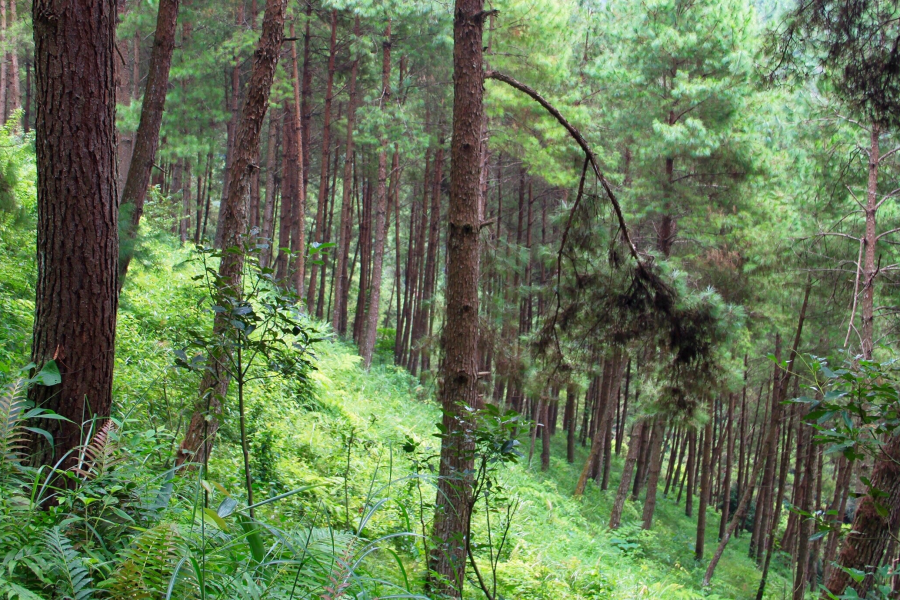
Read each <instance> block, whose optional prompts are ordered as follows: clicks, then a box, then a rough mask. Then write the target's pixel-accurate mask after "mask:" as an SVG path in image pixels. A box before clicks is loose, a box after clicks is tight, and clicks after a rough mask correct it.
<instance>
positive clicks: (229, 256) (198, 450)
mask: <svg viewBox="0 0 900 600" xmlns="http://www.w3.org/2000/svg"><path fill="white" fill-rule="evenodd" d="M286 4H287V0H266V12H265V15H264V16H263V23H262V32H261V34H260V38H259V44H258V45H257V47H256V52H255V54H254V57H253V71H252V73H251V75H250V82H249V84H248V86H247V97H246V100H245V102H244V108H243V110H242V112H241V119H240V121H239V123H238V128H237V133H236V135H235V139H234V154H233V157H232V162H231V171H230V172H229V173H228V178H229V184H228V197H227V198H226V202H225V205H224V206H223V207H222V214H221V216H220V218H221V219H223V227H222V247H223V248H226V249H230V248H235V247H237V248H241V243H242V238H243V237H244V236H245V235H246V234H247V226H248V222H249V219H248V215H247V212H248V204H249V198H250V177H251V174H252V172H253V170H254V169H255V165H254V164H253V159H254V155H255V149H256V148H259V139H260V132H261V131H262V124H263V121H264V119H265V116H266V109H267V108H268V106H269V93H270V92H271V89H272V81H273V80H274V78H275V67H276V66H277V64H278V56H279V54H280V52H281V44H282V43H283V41H284V15H285V6H286ZM243 267H244V254H243V252H226V253H225V254H224V255H223V257H222V260H221V262H220V263H219V275H220V276H221V277H222V280H223V281H224V282H226V285H228V286H229V287H230V288H231V289H232V291H233V292H234V293H235V294H238V295H239V294H240V289H241V284H242V275H243ZM224 314H225V313H217V314H216V318H215V320H214V322H213V328H214V330H218V331H222V329H223V328H224V327H226V326H227V324H226V323H225V319H226V318H227V317H223V316H222V315H224ZM224 360H226V359H224V357H222V356H219V357H218V359H217V358H216V357H211V362H212V367H211V368H210V369H209V370H207V371H206V373H204V375H203V379H202V380H201V383H200V396H201V397H200V400H199V402H198V403H197V405H196V406H195V408H194V414H193V415H192V417H191V421H190V424H189V425H188V428H187V430H186V431H185V435H184V440H183V441H182V443H181V449H180V451H179V453H178V457H177V459H176V463H177V464H179V465H180V464H183V463H184V462H185V461H187V460H192V461H193V462H195V463H204V464H205V463H206V461H207V460H208V458H209V454H210V452H211V450H212V446H213V443H214V441H215V435H216V431H217V430H218V428H219V420H220V418H221V415H222V404H223V400H224V397H225V395H226V393H227V391H228V382H229V375H228V372H227V371H226V370H225V369H224V368H223V364H224Z"/></svg>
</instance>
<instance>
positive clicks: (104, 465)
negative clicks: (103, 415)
mask: <svg viewBox="0 0 900 600" xmlns="http://www.w3.org/2000/svg"><path fill="white" fill-rule="evenodd" d="M115 434H116V426H115V423H113V421H112V419H107V420H106V421H105V422H104V423H103V425H101V426H100V429H98V430H97V433H96V434H95V435H94V437H93V438H91V441H90V443H88V444H85V445H84V446H81V447H80V448H79V450H78V455H77V457H76V462H75V466H74V467H72V471H73V472H75V473H76V474H77V475H78V476H79V477H81V478H82V479H85V480H86V479H97V478H99V477H102V476H103V475H106V474H107V473H108V472H109V471H110V470H111V469H112V468H113V467H114V466H116V465H117V464H119V463H120V462H122V461H124V460H125V457H124V456H119V457H116V450H117V449H118V443H117V439H116V435H115Z"/></svg>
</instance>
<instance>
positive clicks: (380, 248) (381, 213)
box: [360, 19, 391, 369]
mask: <svg viewBox="0 0 900 600" xmlns="http://www.w3.org/2000/svg"><path fill="white" fill-rule="evenodd" d="M390 101H391V20H390V19H388V22H387V26H386V28H385V31H384V42H383V44H382V63H381V110H382V114H384V113H385V112H386V110H387V105H388V103H390ZM387 147H388V139H387V136H384V137H382V138H381V151H380V152H379V153H378V204H377V205H376V207H375V238H374V242H375V248H374V252H373V256H372V274H371V281H370V285H369V308H368V311H367V312H366V323H365V333H364V335H363V340H362V344H360V354H362V357H363V366H364V367H365V368H366V369H368V368H369V367H371V366H372V355H373V354H374V352H375V338H376V337H377V335H378V314H379V309H380V308H381V278H382V273H383V270H384V242H385V239H386V238H387V229H388V225H389V221H388V220H387V204H388V194H387Z"/></svg>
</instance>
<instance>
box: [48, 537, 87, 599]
mask: <svg viewBox="0 0 900 600" xmlns="http://www.w3.org/2000/svg"><path fill="white" fill-rule="evenodd" d="M44 543H45V544H46V546H47V548H48V549H49V550H50V555H51V558H52V561H53V565H54V569H55V574H56V577H57V579H56V581H57V589H58V590H59V591H61V592H62V594H63V596H62V597H63V598H71V599H72V600H84V599H85V598H90V597H92V596H93V594H94V589H93V588H92V587H91V584H92V583H93V580H92V579H91V575H90V573H89V572H88V570H87V568H86V567H85V566H84V562H83V561H82V560H81V555H79V554H78V551H77V550H75V548H74V547H73V546H72V542H70V541H69V539H68V538H67V537H66V536H65V535H63V533H62V531H60V529H59V527H54V528H53V529H49V530H47V531H46V532H45V533H44Z"/></svg>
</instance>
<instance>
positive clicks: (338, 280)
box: [331, 16, 360, 335]
mask: <svg viewBox="0 0 900 600" xmlns="http://www.w3.org/2000/svg"><path fill="white" fill-rule="evenodd" d="M353 32H354V35H355V36H356V37H359V32H360V28H359V17H358V16H357V17H356V21H355V23H354V26H353ZM358 72H359V57H356V56H355V57H354V58H353V65H352V66H351V68H350V82H349V84H348V87H349V93H350V98H349V100H348V101H347V143H346V147H345V148H344V151H345V152H346V158H345V159H344V182H343V191H342V196H341V220H340V225H339V226H338V227H339V230H338V235H337V238H338V244H337V247H336V248H335V251H336V253H337V256H336V261H337V262H336V263H335V268H334V272H335V279H334V292H332V294H333V295H334V311H333V313H332V315H331V326H332V328H333V329H334V330H335V331H336V332H337V333H338V334H339V335H346V334H347V328H346V325H344V326H342V315H344V314H346V306H347V298H348V295H349V292H350V289H349V288H350V286H349V283H350V282H349V281H347V280H346V279H345V275H344V273H346V271H347V254H349V251H350V233H351V231H350V229H351V227H350V226H351V211H350V209H351V206H352V202H353V124H354V120H355V118H356V76H357V73H358Z"/></svg>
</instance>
